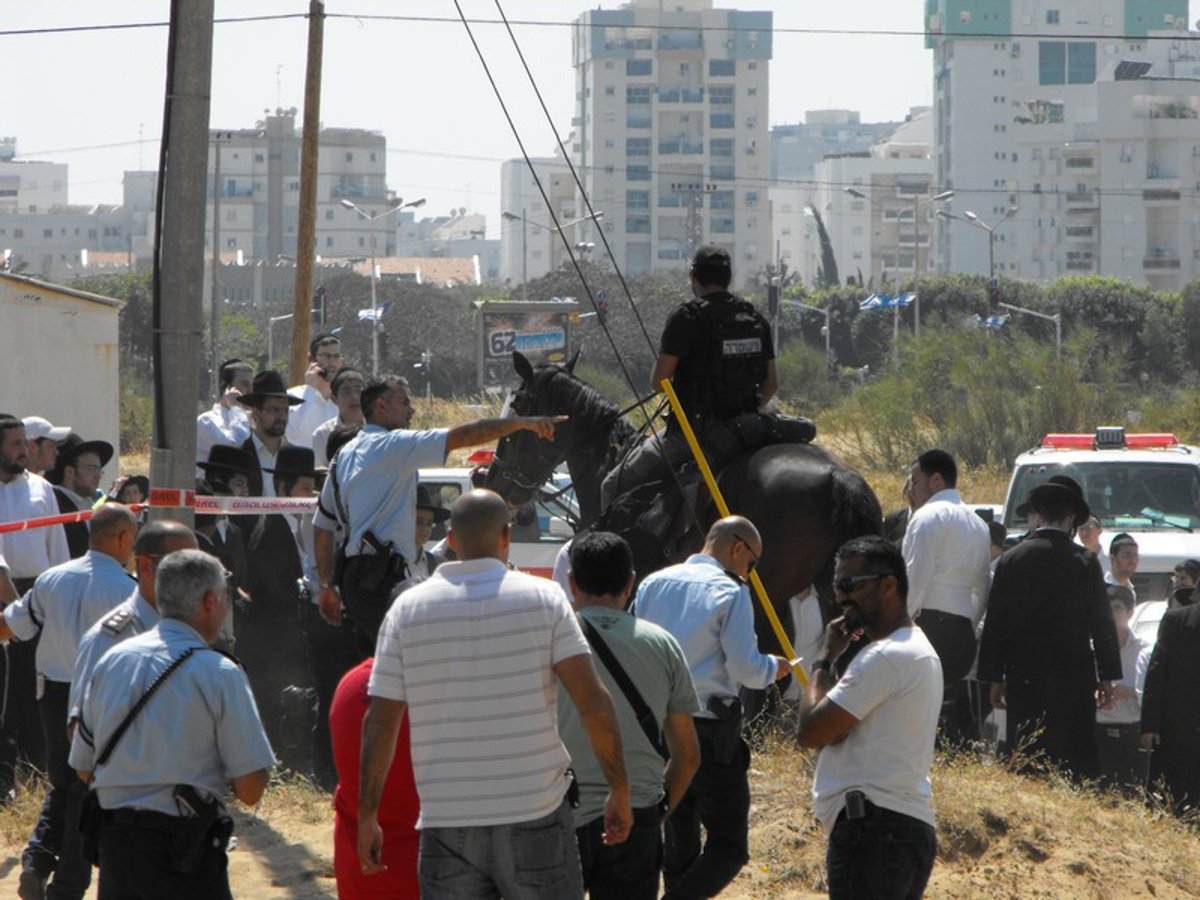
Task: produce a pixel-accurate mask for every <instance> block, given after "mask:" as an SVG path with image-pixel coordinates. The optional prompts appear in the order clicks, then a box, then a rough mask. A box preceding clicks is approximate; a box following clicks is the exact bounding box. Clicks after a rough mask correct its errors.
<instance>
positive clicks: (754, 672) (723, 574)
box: [634, 516, 791, 900]
mask: <svg viewBox="0 0 1200 900" xmlns="http://www.w3.org/2000/svg"><path fill="white" fill-rule="evenodd" d="M762 552H763V546H762V538H761V537H760V536H759V534H758V529H757V528H755V527H754V525H753V523H751V522H750V520H749V519H746V518H743V517H742V516H728V517H726V518H724V519H721V520H719V521H718V522H717V523H716V524H715V525H713V527H712V528H711V529H709V532H708V536H707V538H705V542H704V547H703V549H702V550H701V551H700V552H699V553H697V554H695V555H693V556H690V557H688V559H687V561H686V562H684V563H681V564H680V565H676V566H670V567H668V568H666V569H663V570H661V571H659V572H655V573H654V574H652V575H650V576H649V577H648V578H647V579H646V580H645V581H643V582H642V584H641V587H639V588H638V593H637V599H636V600H635V608H634V612H635V614H636V615H637V617H638V618H640V619H646V620H647V621H650V622H653V623H654V624H656V625H659V626H661V627H662V628H665V629H666V630H667V631H668V632H670V633H671V634H672V635H673V636H674V637H675V639H676V640H677V641H678V642H679V644H680V646H681V647H682V648H683V652H684V655H685V656H686V657H687V661H688V666H689V667H690V668H691V671H692V680H693V681H694V682H695V684H696V693H697V694H698V695H699V698H700V705H701V707H702V710H703V711H702V712H700V713H698V714H697V716H696V721H695V724H696V733H697V734H698V735H699V738H700V770H699V771H698V772H697V773H696V777H695V778H694V779H693V781H692V785H691V787H690V788H689V790H688V793H687V796H686V797H684V800H683V802H682V803H680V804H679V806H678V807H677V808H676V809H675V812H674V813H673V814H672V816H671V818H669V819H668V820H667V827H666V837H667V846H666V853H665V857H664V860H663V879H664V882H665V884H666V887H667V893H666V895H665V897H664V900H683V898H692V897H697V898H699V897H715V896H716V895H717V894H718V893H720V892H721V890H722V889H723V888H724V887H725V886H726V885H728V884H729V882H731V881H732V880H733V879H734V877H735V876H736V875H737V873H738V872H739V871H740V870H741V868H742V866H744V865H745V864H746V863H747V861H749V859H750V843H749V832H750V824H749V821H750V781H749V777H748V774H747V773H748V772H749V769H750V748H749V747H748V746H747V745H746V742H745V741H743V740H742V737H741V718H742V716H741V704H740V703H739V701H738V699H737V694H738V690H739V688H740V687H742V686H745V687H749V688H765V687H767V686H769V685H770V684H772V683H773V682H775V681H777V680H778V679H780V678H783V677H784V676H785V675H787V674H788V673H789V672H790V671H791V665H789V663H788V661H787V660H786V659H783V658H781V657H778V656H771V655H770V654H766V653H760V652H759V649H758V639H757V638H756V637H755V634H754V610H753V609H752V608H751V605H750V592H749V590H748V589H747V588H746V579H747V578H748V577H749V575H750V572H751V570H752V569H753V568H754V567H755V566H756V565H757V564H758V560H759V558H760V557H761V556H762ZM701 825H703V826H704V830H705V832H706V833H707V840H706V841H705V844H704V847H703V850H701V846H700V826H701Z"/></svg>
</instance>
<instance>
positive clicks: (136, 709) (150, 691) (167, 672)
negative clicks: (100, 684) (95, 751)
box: [92, 647, 201, 771]
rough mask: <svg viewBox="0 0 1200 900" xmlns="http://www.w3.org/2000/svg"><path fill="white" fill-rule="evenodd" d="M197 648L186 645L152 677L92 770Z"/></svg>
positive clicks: (107, 755) (107, 754)
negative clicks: (185, 648)
mask: <svg viewBox="0 0 1200 900" xmlns="http://www.w3.org/2000/svg"><path fill="white" fill-rule="evenodd" d="M199 649H201V648H199V647H188V649H187V650H185V651H183V653H181V654H180V655H179V656H178V657H177V658H176V659H175V660H174V661H173V662H172V663H171V664H170V665H169V666H167V667H166V668H165V669H163V671H162V674H161V675H159V676H158V677H157V678H155V679H154V683H153V684H151V685H150V687H148V688H146V693H144V694H142V696H141V697H140V698H139V699H138V702H137V703H135V704H133V708H132V709H130V710H129V714H128V715H126V716H125V718H124V719H123V720H122V722H121V724H120V725H118V726H117V730H116V731H114V732H113V733H112V737H110V738H109V739H108V743H107V744H105V745H104V749H103V750H101V751H100V755H99V756H97V757H96V762H95V764H94V765H93V766H92V771H95V770H96V769H98V768H100V767H101V766H102V765H104V764H105V763H106V762H108V758H109V757H110V756H112V753H113V750H115V749H116V746H117V741H119V740H121V738H123V737H124V736H125V732H126V731H128V730H129V726H130V725H132V724H133V720H134V719H136V718H137V715H138V713H140V712H141V711H142V709H143V708H145V706H146V704H147V703H149V702H150V698H151V697H153V696H154V694H155V692H156V691H158V689H159V688H160V687H162V685H163V682H164V681H166V680H167V679H168V678H170V677H171V676H172V675H173V674H174V673H175V670H176V669H178V668H179V667H180V666H182V665H183V664H184V663H185V662H187V659H188V657H189V656H191V655H192V654H193V653H195V652H196V651H197V650H199Z"/></svg>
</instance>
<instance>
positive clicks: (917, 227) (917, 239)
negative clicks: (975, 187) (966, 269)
mask: <svg viewBox="0 0 1200 900" xmlns="http://www.w3.org/2000/svg"><path fill="white" fill-rule="evenodd" d="M843 191H844V192H845V193H847V194H849V195H850V196H851V197H857V198H858V199H860V200H866V201H868V202H870V200H871V198H870V197H868V196H867V195H866V194H864V193H863V192H862V191H859V190H855V189H854V188H852V187H848V188H843ZM953 197H954V191H942V192H941V193H940V194H935V195H933V196H932V197H925V198H922V197H920V196H918V195H915V194H914V195H913V203H912V210H913V337H920V336H921V220H920V215H921V207H922V206H924V205H925V204H927V203H944V202H945V201H947V200H950V199H951V198H953ZM899 263H900V228H899V226H897V228H896V267H897V268H899V267H900V266H899Z"/></svg>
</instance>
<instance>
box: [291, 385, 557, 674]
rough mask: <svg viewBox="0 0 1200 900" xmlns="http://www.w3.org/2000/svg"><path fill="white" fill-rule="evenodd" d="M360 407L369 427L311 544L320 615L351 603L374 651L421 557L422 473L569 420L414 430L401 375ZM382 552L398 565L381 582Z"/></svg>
mask: <svg viewBox="0 0 1200 900" xmlns="http://www.w3.org/2000/svg"><path fill="white" fill-rule="evenodd" d="M361 403H362V410H363V416H364V418H365V419H366V422H367V424H366V425H365V426H364V427H363V430H362V431H361V432H359V435H358V437H356V438H355V439H354V440H352V441H351V442H350V443H348V444H346V445H345V446H344V447H342V449H341V450H339V451H338V453H337V455H336V457H335V458H334V459H333V460H332V461H331V462H330V469H331V471H330V477H329V478H327V479H326V480H325V485H324V487H323V488H322V489H321V498H320V501H319V502H318V504H317V511H316V514H315V515H314V516H313V538H314V544H315V546H316V556H317V572H318V576H319V578H320V584H319V589H320V597H319V604H320V609H321V615H322V616H323V617H324V618H325V620H326V621H328V622H330V623H331V624H334V625H336V624H339V623H340V622H341V618H342V612H341V611H342V603H343V602H345V605H346V609H347V610H348V611H349V612H350V615H351V617H352V618H353V619H354V624H355V626H356V627H357V628H358V630H359V636H360V642H361V643H363V644H364V649H365V650H366V652H367V653H370V652H371V650H372V649H374V647H375V638H376V636H377V635H378V634H379V626H380V625H381V624H382V623H383V617H384V615H385V614H386V613H387V611H388V607H389V606H391V602H392V593H393V591H394V590H395V588H396V587H397V586H398V585H399V584H400V583H401V582H402V581H403V580H404V578H405V576H406V567H407V564H408V563H409V562H411V561H412V560H413V559H415V558H416V519H417V470H418V469H420V468H421V467H422V466H425V467H431V466H440V465H443V464H444V463H445V461H446V454H447V453H449V452H450V451H451V450H459V449H462V448H464V447H477V446H479V445H480V444H487V443H491V442H492V441H495V440H499V439H500V438H503V437H507V436H508V435H510V434H513V433H515V432H517V431H532V432H534V433H536V434H537V436H538V437H540V438H545V439H547V440H551V439H553V437H554V426H555V424H556V423H557V422H560V421H565V418H566V417H565V416H547V417H522V416H516V417H510V418H506V419H482V420H480V421H478V422H472V423H470V424H467V425H459V426H457V427H455V428H435V429H430V430H428V431H408V430H407V429H408V425H409V423H410V422H411V421H412V417H413V412H414V407H413V402H412V394H411V393H410V391H409V388H408V381H407V380H405V379H404V378H402V377H400V376H399V375H385V376H383V377H381V378H380V379H379V380H377V381H373V382H371V383H370V384H368V385H367V386H366V387H365V388H363V392H362V400H361ZM343 520H348V521H343ZM339 521H341V522H342V524H343V526H345V527H346V532H347V540H346V565H345V571H344V572H343V573H342V578H341V581H340V583H339V584H334V582H333V559H334V544H333V541H334V531H335V530H336V528H337V525H338V522H339ZM368 535H370V538H371V539H373V540H374V541H375V544H376V545H377V546H373V545H372V543H371V540H370V539H368ZM381 548H382V552H387V553H389V554H390V556H391V557H392V562H391V564H389V565H388V566H386V567H381V568H382V569H383V570H384V571H383V572H382V575H381V577H379V578H372V577H371V573H370V572H369V570H370V569H371V568H372V567H371V566H370V565H369V564H370V563H372V562H376V561H374V560H370V559H369V557H371V556H374V555H375V554H376V553H378V552H381ZM339 591H340V593H339Z"/></svg>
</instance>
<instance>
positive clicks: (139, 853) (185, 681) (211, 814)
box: [71, 550, 274, 900]
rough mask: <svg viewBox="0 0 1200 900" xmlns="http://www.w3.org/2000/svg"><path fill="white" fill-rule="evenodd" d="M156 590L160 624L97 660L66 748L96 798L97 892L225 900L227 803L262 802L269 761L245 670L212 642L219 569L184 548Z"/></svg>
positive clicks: (166, 564)
mask: <svg viewBox="0 0 1200 900" xmlns="http://www.w3.org/2000/svg"><path fill="white" fill-rule="evenodd" d="M155 590H156V593H157V597H158V608H159V613H160V614H161V616H162V619H161V620H160V621H159V623H158V625H157V626H156V627H155V628H152V629H151V630H150V631H148V632H146V633H145V634H141V635H138V636H137V637H134V638H131V639H129V640H127V641H123V642H122V643H121V644H120V645H119V646H117V647H115V648H113V649H112V650H111V651H110V652H109V653H107V654H106V655H105V656H104V658H103V659H101V660H100V661H99V662H98V663H97V664H96V668H95V671H94V672H93V674H92V680H91V683H90V684H89V685H88V686H87V689H86V691H85V694H84V699H83V709H82V711H81V714H80V718H79V723H78V727H77V728H76V730H75V737H74V740H73V743H72V745H71V765H72V766H73V767H74V768H75V769H76V770H77V771H78V772H79V774H80V777H82V778H83V779H84V780H89V779H90V781H91V785H92V789H93V790H94V791H95V800H96V801H97V802H98V809H95V813H96V819H98V827H97V829H96V831H97V832H98V833H97V835H96V839H97V845H98V848H97V855H98V862H99V866H100V890H99V895H98V896H99V898H100V900H117V898H121V900H158V898H163V897H169V898H171V900H192V898H195V900H201V898H203V900H232V897H233V895H232V893H231V892H230V888H229V874H228V860H227V858H226V855H225V847H226V843H227V842H228V838H229V835H230V833H231V832H232V822H231V820H230V819H229V817H228V815H227V813H226V810H225V800H226V796H227V794H228V793H229V792H230V790H232V793H233V795H234V796H236V797H237V798H238V799H239V800H240V801H241V802H242V803H244V804H246V805H248V806H253V805H255V804H257V803H258V801H259V799H260V798H261V797H262V794H263V791H264V790H265V789H266V786H267V781H268V778H269V773H270V770H271V767H272V765H273V764H274V754H273V752H272V750H271V745H270V743H269V741H268V740H267V735H266V732H265V731H263V727H262V722H261V720H260V719H259V717H258V710H257V709H256V708H255V706H254V698H253V696H252V695H251V693H250V685H249V682H247V680H246V676H245V673H243V672H242V669H241V667H240V666H239V665H238V664H237V662H236V661H235V660H233V659H232V658H230V657H227V656H225V655H224V654H222V653H220V652H218V651H216V650H213V649H212V647H211V644H212V642H213V641H215V640H216V639H217V637H218V636H219V635H220V632H221V623H222V622H223V621H224V620H225V617H226V616H227V615H228V614H229V601H228V599H227V597H226V581H225V570H224V567H223V566H222V565H221V563H220V562H219V561H218V560H217V559H216V558H214V557H212V556H209V555H208V554H206V553H203V552H201V551H199V550H180V551H177V552H175V553H172V554H170V555H168V556H167V557H165V558H164V559H163V560H162V562H161V563H160V564H159V567H158V575H157V578H156V585H155ZM123 726H124V727H123Z"/></svg>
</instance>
